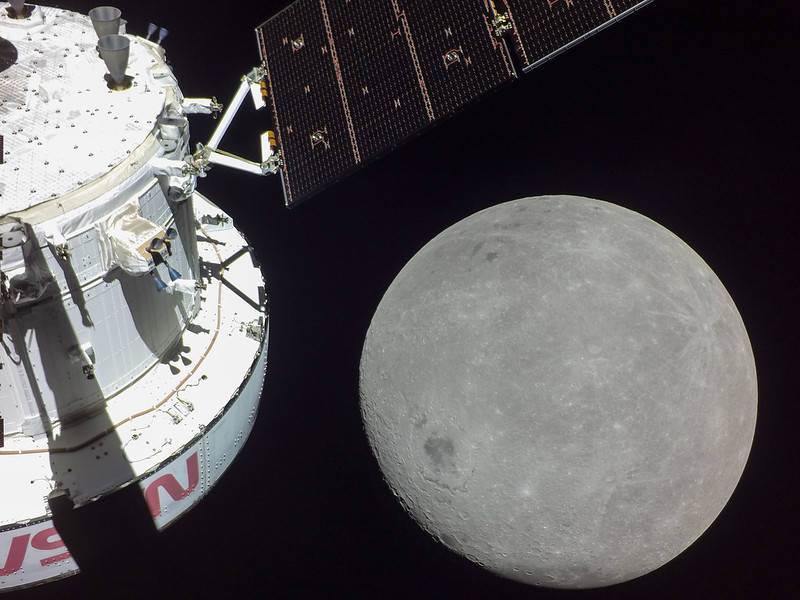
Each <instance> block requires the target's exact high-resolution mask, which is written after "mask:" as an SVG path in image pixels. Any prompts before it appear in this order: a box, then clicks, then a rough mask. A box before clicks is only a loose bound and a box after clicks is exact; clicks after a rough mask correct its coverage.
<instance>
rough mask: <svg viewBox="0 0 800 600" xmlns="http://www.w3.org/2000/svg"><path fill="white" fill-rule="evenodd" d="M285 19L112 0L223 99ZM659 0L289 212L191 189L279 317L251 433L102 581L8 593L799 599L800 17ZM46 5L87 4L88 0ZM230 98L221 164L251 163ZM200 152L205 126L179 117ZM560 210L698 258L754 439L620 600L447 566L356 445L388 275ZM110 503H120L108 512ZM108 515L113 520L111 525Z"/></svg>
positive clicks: (182, 69)
mask: <svg viewBox="0 0 800 600" xmlns="http://www.w3.org/2000/svg"><path fill="white" fill-rule="evenodd" d="M286 4H287V2H277V1H261V2H255V1H241V2H222V3H212V2H205V1H201V2H166V1H161V2H156V1H147V0H142V1H137V2H132V1H118V2H117V6H119V7H120V8H122V10H123V16H124V18H126V19H128V21H129V24H128V28H129V32H131V33H138V34H142V33H144V32H145V31H146V25H147V22H148V21H154V22H156V23H158V24H159V25H162V26H164V27H166V28H168V29H169V30H170V31H171V33H170V36H169V37H168V38H167V39H166V41H165V43H164V45H165V47H166V50H167V58H168V60H169V61H170V62H171V64H172V66H173V68H174V71H175V73H176V75H177V77H178V79H179V81H180V84H181V87H182V89H183V91H184V93H185V94H186V95H188V96H210V95H216V96H217V97H218V98H219V99H220V100H221V101H223V102H227V100H228V99H229V98H230V96H231V94H232V93H233V91H234V90H235V88H236V86H237V85H238V80H239V77H240V75H241V74H243V73H244V72H246V71H247V70H249V69H250V67H252V66H254V65H255V64H256V63H257V62H258V60H259V59H258V54H257V51H256V43H255V36H254V34H253V27H254V26H255V25H257V24H259V23H260V22H262V21H263V20H265V19H266V18H267V17H269V16H270V15H271V14H273V13H275V12H276V11H277V10H278V9H280V8H282V7H283V6H284V5H286ZM790 4H792V3H788V2H760V3H756V2H752V1H745V0H727V1H725V2H709V1H703V2H700V1H697V0H692V1H690V0H676V1H668V0H656V1H655V2H654V3H653V4H651V5H650V6H648V7H646V8H644V9H643V10H641V11H639V12H638V13H636V14H634V15H633V16H632V17H630V18H628V19H625V20H623V21H622V22H621V23H619V24H617V25H615V26H614V27H612V28H610V29H607V30H605V31H603V32H601V33H600V34H598V35H597V36H595V37H593V38H591V39H590V40H589V41H587V42H584V43H583V44H581V45H579V46H578V47H576V48H574V49H572V50H570V51H569V52H567V53H565V54H563V55H561V56H560V57H558V58H557V59H555V60H553V61H551V62H549V63H547V64H546V65H545V66H543V67H541V68H540V69H537V70H536V71H534V72H533V73H531V74H529V75H527V76H526V77H524V78H523V79H522V80H521V81H519V82H518V83H516V84H515V85H514V86H512V87H510V88H507V89H506V90H504V91H503V92H501V93H498V94H495V95H493V96H492V97H490V98H489V99H487V100H485V101H483V102H481V103H479V104H478V105H476V106H474V107H472V108H470V109H468V110H467V111H465V112H464V113H462V114H461V115H459V116H458V117H456V118H455V119H452V120H450V121H448V122H446V123H444V124H442V125H440V126H439V127H438V128H436V129H434V130H433V131H432V132H430V133H428V134H426V135H424V136H423V137H420V138H418V139H416V140H415V141H413V142H411V143H410V144H408V145H406V146H404V147H403V148H401V149H399V150H398V151H396V152H394V153H393V154H392V155H390V156H389V157H387V158H385V159H383V160H381V161H379V162H378V163H375V164H373V165H372V166H370V167H368V168H366V169H364V170H363V171H362V172H360V173H359V174H357V175H356V176H353V177H351V178H350V179H348V180H347V181H345V182H343V183H341V184H339V185H337V186H335V187H333V188H331V189H329V190H328V191H326V192H324V193H323V194H320V195H319V196H317V197H316V198H314V199H313V200H311V201H309V202H308V203H306V204H303V205H301V206H299V207H298V208H296V209H294V210H291V211H289V210H286V209H285V208H284V207H283V201H282V194H281V190H280V183H279V181H278V180H277V179H259V178H257V177H252V176H249V175H246V174H243V173H238V172H233V171H226V170H224V169H223V168H222V167H218V168H216V169H215V170H214V171H213V172H211V173H210V175H209V177H208V178H207V179H205V180H203V181H201V183H200V186H199V188H200V191H202V192H203V193H205V194H206V195H208V196H209V197H210V198H212V199H213V200H214V201H215V202H217V203H218V204H219V205H220V206H222V207H224V209H225V210H226V211H228V212H229V213H230V214H231V215H232V216H233V217H234V218H235V220H236V222H237V224H238V226H239V228H240V229H242V230H243V231H244V232H245V234H246V235H247V237H248V238H249V239H250V241H251V242H252V244H253V245H254V246H255V247H256V252H257V254H258V256H259V258H260V260H261V261H262V263H263V270H264V274H265V277H266V278H267V281H268V288H269V293H270V296H271V300H272V324H271V327H272V330H271V332H272V336H271V340H270V348H269V360H270V365H269V369H268V375H267V383H266V387H265V392H264V395H263V398H262V403H261V410H260V414H259V418H258V421H257V423H256V425H255V429H254V431H253V433H252V435H251V437H250V440H249V442H248V443H247V445H246V447H245V448H244V450H243V451H242V453H241V455H240V457H239V458H238V460H237V461H235V462H234V464H233V466H232V467H231V469H230V470H229V472H228V473H227V474H226V475H225V476H224V477H223V478H222V480H221V481H220V482H219V484H218V485H217V486H216V488H215V489H214V490H213V491H212V492H211V493H210V494H209V495H208V497H207V498H206V499H204V500H203V501H202V502H200V504H199V505H198V506H197V507H196V508H195V509H194V510H192V511H190V512H189V513H188V514H187V516H185V517H183V518H182V519H181V520H180V521H179V522H178V523H176V524H175V525H174V526H172V527H171V528H170V529H168V530H167V531H166V532H164V533H163V534H161V535H159V536H157V537H154V538H153V537H151V538H148V539H147V540H146V541H145V542H139V543H135V544H131V545H126V544H125V543H124V542H123V541H122V540H120V544H119V549H118V552H119V554H118V556H115V557H114V558H113V560H109V561H108V564H107V565H106V566H105V567H104V569H103V572H102V573H101V574H98V573H94V574H92V575H80V576H78V577H74V578H71V579H68V580H65V581H63V582H60V583H55V584H50V585H47V586H45V587H43V588H39V589H35V590H29V591H23V592H20V593H19V594H16V595H14V596H15V597H19V598H51V597H52V598H86V597H100V596H102V597H107V598H117V597H147V598H155V599H158V598H216V597H222V598H230V597H237V598H261V597H263V598H434V597H436V598H530V599H538V598H563V599H566V598H587V599H588V598H591V599H597V598H710V599H716V598H756V597H759V598H792V597H795V598H796V597H800V585H798V583H797V577H798V576H797V568H798V563H799V562H800V552H799V550H800V548H799V547H798V542H797V536H798V535H800V524H799V523H798V514H800V502H799V500H800V495H799V494H798V485H797V483H796V478H797V477H798V468H800V460H798V449H797V448H798V447H797V442H796V436H797V433H796V432H797V418H798V416H800V410H798V401H800V394H798V392H797V386H796V385H795V379H796V377H797V373H798V371H799V370H800V368H798V367H800V364H798V360H797V353H796V346H797V342H798V337H799V336H798V327H797V324H798V319H797V310H798V301H800V297H799V296H800V294H798V260H797V257H798V251H797V233H796V232H797V230H798V225H799V224H800V223H798V220H799V219H798V213H800V211H799V210H798V208H797V200H798V197H797V192H798V185H797V184H798V172H797V147H798V129H799V128H798V123H797V117H798V109H797V101H798V94H797V92H798V74H797V58H798V52H797V48H796V38H797V31H798V28H797V17H798V14H797V9H795V8H790V7H789V6H790ZM60 6H62V7H64V8H70V9H73V10H81V11H83V12H85V11H87V10H88V9H89V8H91V7H92V6H93V4H91V3H87V2H61V3H60ZM268 118H269V116H268V114H267V113H266V112H264V113H255V112H254V111H253V110H252V106H250V105H247V104H246V105H245V106H244V108H243V110H242V112H241V113H240V116H239V118H238V120H237V121H236V123H235V125H234V127H233V128H232V129H231V130H230V132H229V134H228V137H227V138H226V139H225V141H224V143H223V144H222V147H223V148H225V149H227V150H230V151H233V152H239V153H242V154H245V155H248V156H252V157H254V158H255V157H257V156H258V133H259V132H260V131H262V130H264V129H266V128H267V125H268ZM192 119H193V120H192V128H193V140H194V142H198V141H205V140H206V139H208V136H209V134H210V131H211V126H212V124H213V122H212V121H210V120H206V117H202V116H196V117H192ZM550 193H567V194H578V195H585V196H591V197H596V198H600V199H604V200H608V201H611V202H614V203H617V204H620V205H622V206H625V207H627V208H630V209H633V210H636V211H639V212H641V213H643V214H645V215H647V216H648V217H650V218H652V219H655V220H656V221H658V222H659V223H661V224H662V225H664V226H666V227H667V228H669V229H670V230H672V231H673V232H675V233H676V234H677V235H679V236H680V237H681V238H683V239H684V240H685V241H686V242H687V243H688V244H689V245H690V246H692V247H693V248H694V249H695V250H696V251H697V252H698V253H699V254H700V255H701V256H702V257H703V258H704V259H705V260H706V262H707V263H708V264H709V265H710V266H711V267H712V269H714V271H715V272H716V273H717V275H718V276H719V277H720V279H721V280H722V281H723V283H724V284H725V286H726V287H727V289H728V291H729V292H730V294H731V296H732V297H733V298H734V300H735V302H736V303H737V305H738V308H739V310H740V312H741V314H742V317H743V319H744V322H745V324H746V326H747V328H748V332H749V335H750V340H751V342H752V345H753V350H754V352H755V357H756V363H757V368H758V376H759V414H758V426H757V430H756V437H755V442H754V445H753V450H752V452H751V455H750V460H749V463H748V465H747V468H746V471H745V473H744V476H743V478H742V480H741V482H740V484H739V486H738V488H737V489H736V491H735V493H734V494H733V497H732V498H731V501H730V502H729V504H728V506H727V507H726V508H725V510H724V511H723V512H722V514H721V515H720V517H719V518H718V519H717V521H716V522H715V523H714V524H713V525H712V527H711V528H710V529H709V530H708V531H707V532H706V533H705V534H704V535H703V536H702V537H701V538H700V539H699V540H698V541H697V542H696V543H695V544H693V545H692V546H691V547H690V548H689V549H688V550H686V551H685V552H684V553H682V554H681V555H680V556H678V557H677V558H675V559H674V560H673V561H671V562H670V563H668V564H667V565H666V566H664V567H662V568H661V569H659V570H657V571H655V572H653V573H651V574H649V575H646V576H644V577H641V578H639V579H637V580H634V581H632V582H629V583H626V584H623V585H619V586H615V587H612V588H606V589H600V590H590V591H582V592H570V591H553V590H542V589H536V588H532V587H528V586H525V585H522V584H518V583H515V582H512V581H507V580H504V579H501V578H499V577H497V576H495V575H492V574H491V573H489V572H486V571H484V570H482V569H480V568H479V567H477V566H474V565H472V564H471V563H469V562H468V561H466V560H465V559H461V558H459V557H458V556H456V555H453V554H452V553H450V552H449V551H448V550H446V549H445V548H444V547H443V546H441V545H440V544H438V543H437V542H435V541H434V540H433V539H431V538H429V537H428V536H427V534H425V533H424V532H423V531H422V530H421V529H419V528H418V527H417V526H416V525H415V524H414V523H413V521H412V520H411V519H410V518H409V517H408V516H407V515H406V514H405V513H404V511H403V509H402V508H401V506H400V505H399V503H397V502H396V501H395V499H394V498H393V496H392V495H391V493H390V491H389V489H388V487H387V486H386V485H385V484H384V483H383V482H382V480H381V476H380V474H379V471H378V467H377V463H376V462H375V461H374V460H373V458H372V456H371V454H370V450H369V447H368V445H367V441H366V439H365V436H364V435H363V432H362V428H361V422H360V413H359V408H358V362H359V357H360V352H361V343H362V340H363V337H364V334H365V333H366V330H367V327H368V326H369V322H370V318H371V315H372V313H373V311H374V310H375V308H376V306H377V304H378V302H379V300H380V298H381V296H382V294H383V292H384V290H385V289H386V287H387V286H388V285H389V283H390V282H391V280H392V279H393V277H394V276H395V275H396V274H397V272H398V271H399V270H400V268H401V267H402V266H403V264H404V263H405V262H406V261H407V260H408V259H409V258H411V256H413V254H414V253H415V252H416V251H417V250H418V249H419V248H420V247H421V246H422V245H424V244H425V243H426V242H427V241H428V240H429V239H430V238H431V237H433V236H434V235H435V234H437V233H438V232H440V231H441V230H442V229H444V228H445V227H447V226H449V225H450V224H452V223H454V222H456V221H458V220H459V219H461V218H463V217H465V216H467V215H469V214H471V213H473V212H475V211H476V210H479V209H481V208H484V207H487V206H490V205H493V204H496V203H499V202H504V201H507V200H511V199H514V198H518V197H523V196H532V195H539V194H550ZM109 506H112V505H109ZM108 514H109V515H111V516H112V517H113V518H114V519H124V518H125V517H124V515H125V512H124V504H122V508H120V507H118V506H112V508H109V509H108Z"/></svg>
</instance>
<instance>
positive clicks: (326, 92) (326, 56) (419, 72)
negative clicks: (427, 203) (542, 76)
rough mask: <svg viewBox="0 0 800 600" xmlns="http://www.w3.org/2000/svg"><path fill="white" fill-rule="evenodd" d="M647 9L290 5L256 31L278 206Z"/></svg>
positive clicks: (381, 0)
mask: <svg viewBox="0 0 800 600" xmlns="http://www.w3.org/2000/svg"><path fill="white" fill-rule="evenodd" d="M649 1H650V0H645V1H644V2H635V1H633V0H495V1H494V2H492V1H491V0H438V1H437V2H430V1H429V0H345V1H342V0H297V1H296V2H294V3H293V4H291V5H289V6H288V7H287V8H285V9H284V10H283V11H281V12H280V13H278V14H277V15H275V16H274V17H273V18H271V19H270V20H268V21H267V22H265V23H263V24H262V25H260V26H259V27H258V28H256V33H257V36H258V40H259V46H260V50H261V57H262V60H263V62H264V65H265V68H266V73H267V87H268V90H269V94H270V97H271V103H272V111H273V117H274V122H275V129H276V133H277V138H278V144H279V147H280V150H281V153H282V159H283V166H282V167H281V177H282V180H283V185H284V192H285V195H286V204H287V205H289V206H292V205H295V204H297V203H298V202H301V201H303V200H305V199H306V198H308V197H310V196H312V195H314V194H316V193H317V192H319V191H321V190H322V189H324V188H325V187H327V186H329V185H330V184H332V183H334V182H335V181H336V180H338V179H341V178H342V177H344V176H346V175H348V174H349V173H351V172H352V171H354V170H356V169H358V168H359V167H361V166H363V165H364V164H366V163H369V162H371V161H373V160H375V159H376V158H378V157H380V156H382V155H384V154H386V153H387V152H389V151H390V150H392V149H393V148H395V147H396V146H398V145H400V144H401V143H403V142H404V141H405V140H407V139H409V138H410V137H412V136H414V135H416V134H419V133H420V132H422V131H423V130H425V129H426V128H428V127H430V126H431V125H432V124H434V123H435V122H436V121H437V120H440V119H443V118H446V117H448V116H450V115H452V114H454V113H455V112H457V111H458V110H460V109H462V108H463V107H464V106H466V105H467V104H469V103H471V102H472V101H474V100H476V99H477V98H479V97H481V96H483V95H485V94H486V93H488V92H489V91H491V90H493V89H496V88H498V87H500V86H502V85H504V84H506V83H509V82H510V81H513V79H514V78H515V77H516V75H517V68H516V65H519V66H520V67H521V68H522V69H523V70H528V69H530V68H533V67H534V66H536V65H537V64H539V63H540V62H542V61H543V60H546V59H547V58H549V57H550V56H552V55H553V54H555V53H557V52H559V51H560V50H561V49H563V48H565V47H568V46H570V45H571V44H574V43H577V42H578V41H580V40H582V39H584V38H585V37H586V36H587V35H591V33H594V32H595V31H597V30H598V29H599V28H601V27H603V26H604V25H606V24H608V23H611V22H613V21H614V20H616V19H617V18H620V17H621V16H624V14H627V12H629V11H630V10H633V9H634V8H638V7H639V6H641V5H644V4H647V3H648V2H649ZM509 48H512V49H513V52H509Z"/></svg>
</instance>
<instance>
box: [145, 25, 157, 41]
mask: <svg viewBox="0 0 800 600" xmlns="http://www.w3.org/2000/svg"><path fill="white" fill-rule="evenodd" d="M157 29H158V25H156V24H155V23H148V25H147V36H146V39H148V40H149V39H150V38H151V37H153V34H154V33H155V32H156V30H157Z"/></svg>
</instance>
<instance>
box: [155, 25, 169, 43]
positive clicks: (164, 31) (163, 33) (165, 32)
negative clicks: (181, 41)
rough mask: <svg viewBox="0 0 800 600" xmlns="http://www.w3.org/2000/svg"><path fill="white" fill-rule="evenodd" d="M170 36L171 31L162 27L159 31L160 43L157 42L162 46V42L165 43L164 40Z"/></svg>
mask: <svg viewBox="0 0 800 600" xmlns="http://www.w3.org/2000/svg"><path fill="white" fill-rule="evenodd" d="M168 35H169V30H168V29H164V28H163V27H160V28H159V30H158V42H156V43H157V44H158V45H159V46H160V45H161V42H163V41H164V38H165V37H167V36H168Z"/></svg>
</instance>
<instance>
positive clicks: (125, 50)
mask: <svg viewBox="0 0 800 600" xmlns="http://www.w3.org/2000/svg"><path fill="white" fill-rule="evenodd" d="M97 47H98V48H99V49H100V56H102V57H103V60H104V61H105V63H106V68H108V72H109V73H110V74H111V79H113V80H114V83H116V84H117V85H120V84H121V83H122V82H123V81H124V80H125V69H126V68H127V67H128V56H129V55H130V51H131V42H130V40H129V39H128V38H127V37H125V36H124V35H117V34H114V35H104V36H103V37H101V38H100V40H99V41H98V42H97Z"/></svg>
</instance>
